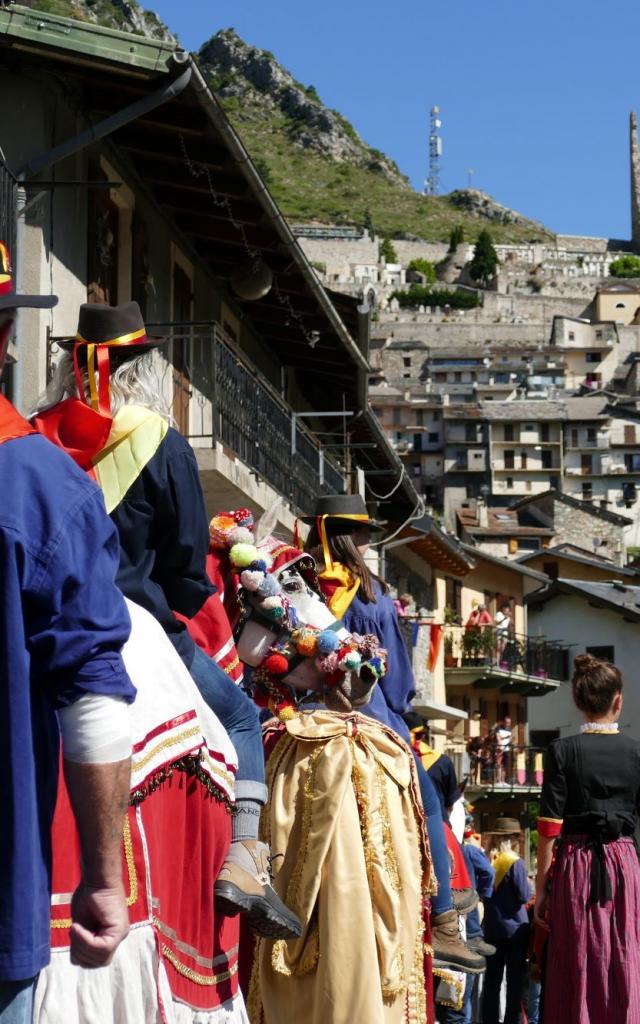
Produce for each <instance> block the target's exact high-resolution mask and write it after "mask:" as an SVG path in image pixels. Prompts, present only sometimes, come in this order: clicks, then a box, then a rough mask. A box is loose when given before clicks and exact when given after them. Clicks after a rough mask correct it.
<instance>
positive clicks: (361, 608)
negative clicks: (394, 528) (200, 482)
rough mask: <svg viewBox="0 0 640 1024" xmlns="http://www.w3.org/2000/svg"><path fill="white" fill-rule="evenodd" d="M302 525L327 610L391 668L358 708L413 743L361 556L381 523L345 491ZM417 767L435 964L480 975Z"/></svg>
mask: <svg viewBox="0 0 640 1024" xmlns="http://www.w3.org/2000/svg"><path fill="white" fill-rule="evenodd" d="M304 522H306V523H308V524H309V525H310V526H311V530H310V532H309V536H308V537H307V540H306V543H305V550H306V551H308V552H309V553H310V554H312V555H313V557H314V558H315V560H316V564H317V565H318V568H319V570H320V571H319V580H320V586H321V588H322V591H323V593H324V595H325V597H326V599H327V602H328V604H329V607H330V609H331V611H332V612H333V614H334V615H335V616H336V618H338V619H342V621H343V623H344V626H345V628H346V629H348V630H349V631H350V632H352V633H358V634H360V635H361V636H365V635H367V634H372V635H373V636H376V637H378V639H379V640H380V643H381V644H382V646H383V647H384V648H385V650H387V651H388V654H389V670H388V672H387V674H386V675H385V676H383V677H382V679H381V680H380V681H379V683H378V685H377V686H376V688H375V690H374V691H373V696H372V699H371V702H370V703H369V704H367V705H366V706H365V707H363V708H362V711H363V713H364V714H367V715H370V716H371V717H372V718H375V719H377V720H378V721H379V722H382V724H383V725H386V726H388V727H389V728H391V729H393V730H394V731H395V732H397V733H398V734H399V735H400V736H401V737H402V739H403V740H405V742H406V743H407V744H409V746H411V736H410V734H409V730H408V728H407V726H406V724H405V722H404V720H403V718H402V716H403V715H404V714H406V712H407V711H409V708H410V705H411V701H412V699H413V697H414V696H415V692H416V688H415V680H414V676H413V670H412V668H411V663H410V661H409V656H408V654H407V649H406V646H405V644H404V641H403V639H402V636H401V634H400V630H399V628H398V621H397V617H396V611H395V608H394V606H393V601H392V599H391V597H390V595H389V593H388V588H387V586H386V584H385V583H384V582H383V581H382V580H379V579H378V578H377V577H376V576H375V575H374V574H373V573H372V572H371V570H370V569H369V568H368V566H367V564H366V562H365V560H364V555H365V553H366V551H367V548H368V546H369V539H370V534H371V531H372V530H379V529H381V527H380V525H379V524H378V523H376V522H374V521H372V520H371V519H370V518H369V514H368V512H367V507H366V505H365V502H364V499H363V498H361V497H360V496H359V495H350V494H343V495H333V496H331V497H322V498H319V499H318V501H317V503H316V508H315V513H314V515H312V516H307V517H305V518H304ZM416 765H417V769H418V778H419V782H420V792H421V795H422V801H423V805H424V811H425V815H426V818H427V829H428V833H429V844H430V846H431V856H432V858H433V866H434V871H435V874H436V877H437V880H438V893H437V895H436V896H434V897H433V898H432V916H431V925H432V929H433V934H432V942H433V947H434V964H437V963H442V964H444V965H446V966H454V967H457V968H458V969H459V970H463V971H467V972H470V973H480V972H482V971H484V970H485V967H486V961H485V959H484V957H483V956H480V955H479V954H477V953H475V952H474V951H473V950H470V949H469V948H468V947H467V946H466V945H465V943H464V942H463V941H462V939H461V938H460V934H459V930H458V911H457V910H456V909H455V907H454V900H453V895H452V890H451V883H450V877H449V855H448V852H447V843H446V837H445V832H444V825H443V821H442V812H441V809H440V801H439V799H438V795H437V793H436V791H435V787H434V785H433V783H432V781H431V779H430V778H429V775H428V774H427V772H426V771H425V770H424V768H423V766H422V764H421V762H420V760H419V759H418V758H416Z"/></svg>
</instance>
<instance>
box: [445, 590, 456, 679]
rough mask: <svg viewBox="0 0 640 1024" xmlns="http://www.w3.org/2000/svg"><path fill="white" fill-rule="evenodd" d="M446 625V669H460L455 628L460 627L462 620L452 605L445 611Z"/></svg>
mask: <svg viewBox="0 0 640 1024" xmlns="http://www.w3.org/2000/svg"><path fill="white" fill-rule="evenodd" d="M444 624H445V627H446V628H445V632H444V667H445V668H458V667H459V663H460V662H459V658H458V656H457V655H456V654H454V643H455V634H454V631H453V627H454V626H459V625H460V619H459V616H458V615H457V614H456V611H455V609H454V608H451V606H450V605H447V606H446V608H445V610H444Z"/></svg>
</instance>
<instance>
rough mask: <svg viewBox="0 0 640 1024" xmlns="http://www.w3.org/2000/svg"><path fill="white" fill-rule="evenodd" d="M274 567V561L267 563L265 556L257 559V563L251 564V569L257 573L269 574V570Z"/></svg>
mask: <svg viewBox="0 0 640 1024" xmlns="http://www.w3.org/2000/svg"><path fill="white" fill-rule="evenodd" d="M272 565H273V560H271V561H267V559H266V558H265V557H264V555H261V556H260V558H258V559H256V561H255V562H252V563H251V565H250V566H249V568H250V569H252V570H255V572H269V569H270V568H271V566H272Z"/></svg>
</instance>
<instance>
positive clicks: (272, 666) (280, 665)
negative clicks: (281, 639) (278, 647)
mask: <svg viewBox="0 0 640 1024" xmlns="http://www.w3.org/2000/svg"><path fill="white" fill-rule="evenodd" d="M260 667H261V668H263V669H265V671H266V672H269V673H270V674H271V675H274V676H286V674H287V672H288V671H289V662H288V661H287V659H286V658H285V656H284V654H280V653H279V652H277V651H274V652H273V654H268V655H267V657H266V658H265V659H264V661H263V662H262V664H261V666H260Z"/></svg>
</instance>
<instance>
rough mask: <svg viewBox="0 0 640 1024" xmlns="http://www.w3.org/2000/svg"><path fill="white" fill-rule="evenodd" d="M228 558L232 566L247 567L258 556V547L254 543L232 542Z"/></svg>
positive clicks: (237, 567)
mask: <svg viewBox="0 0 640 1024" xmlns="http://www.w3.org/2000/svg"><path fill="white" fill-rule="evenodd" d="M229 558H230V559H231V564H232V565H233V566H234V568H236V569H247V568H248V567H249V566H250V565H251V563H252V562H255V561H256V559H257V558H258V549H257V547H255V545H254V544H234V545H233V547H232V548H231V551H230V552H229Z"/></svg>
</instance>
